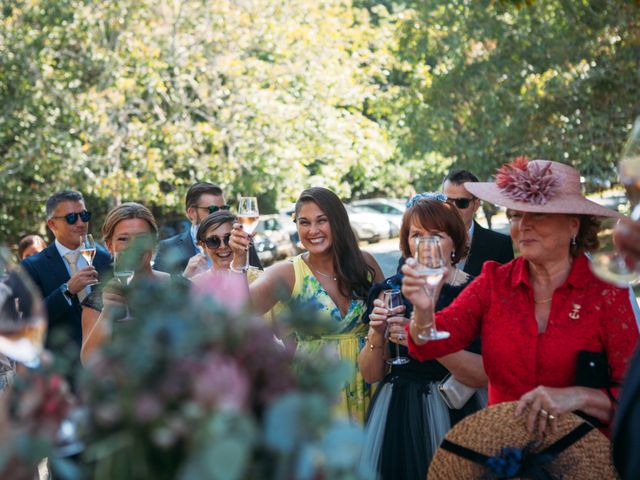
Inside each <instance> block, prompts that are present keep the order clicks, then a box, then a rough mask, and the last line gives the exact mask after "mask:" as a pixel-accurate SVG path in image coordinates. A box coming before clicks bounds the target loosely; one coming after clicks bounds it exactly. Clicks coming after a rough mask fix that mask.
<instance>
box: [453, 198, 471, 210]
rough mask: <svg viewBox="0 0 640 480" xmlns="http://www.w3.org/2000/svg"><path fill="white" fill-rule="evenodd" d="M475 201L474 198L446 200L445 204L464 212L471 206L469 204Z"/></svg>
mask: <svg viewBox="0 0 640 480" xmlns="http://www.w3.org/2000/svg"><path fill="white" fill-rule="evenodd" d="M474 200H475V198H464V197H463V198H451V197H449V198H447V203H448V204H449V205H452V204H453V205H455V206H456V207H458V208H459V209H460V210H464V209H465V208H469V205H471V202H473V201H474Z"/></svg>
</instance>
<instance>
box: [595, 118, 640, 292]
mask: <svg viewBox="0 0 640 480" xmlns="http://www.w3.org/2000/svg"><path fill="white" fill-rule="evenodd" d="M618 173H619V176H620V182H621V183H622V184H623V185H624V187H625V189H626V191H627V197H628V198H629V201H630V203H631V206H632V208H633V211H632V212H631V219H632V220H635V221H638V220H640V117H638V118H637V119H636V121H635V123H634V125H633V128H632V129H631V133H630V135H629V138H628V139H627V142H626V143H625V145H624V148H623V149H622V155H621V156H620V162H619V163H618ZM591 269H592V270H593V272H594V273H595V274H596V275H597V276H598V277H600V278H602V279H603V280H605V281H606V282H609V283H613V284H614V285H618V286H621V287H626V286H627V285H629V284H636V283H639V282H640V265H635V266H629V265H628V264H627V262H626V261H625V258H624V256H623V255H621V254H619V253H617V252H615V251H610V252H597V253H596V254H594V255H593V259H592V262H591Z"/></svg>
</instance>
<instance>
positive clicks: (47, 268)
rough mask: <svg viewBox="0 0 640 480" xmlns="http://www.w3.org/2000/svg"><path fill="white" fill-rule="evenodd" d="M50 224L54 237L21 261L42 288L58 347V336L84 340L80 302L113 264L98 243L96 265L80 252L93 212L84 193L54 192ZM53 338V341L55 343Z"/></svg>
mask: <svg viewBox="0 0 640 480" xmlns="http://www.w3.org/2000/svg"><path fill="white" fill-rule="evenodd" d="M45 209H46V215H47V226H48V227H49V229H50V230H51V232H53V236H54V237H55V240H54V242H53V243H51V244H50V245H49V246H48V247H46V248H45V249H44V250H42V251H41V252H39V253H37V254H35V255H32V256H30V257H27V258H25V259H24V260H23V261H22V262H21V264H22V266H23V267H24V268H25V270H26V271H27V273H29V275H30V276H31V278H32V279H33V281H34V283H35V284H36V285H37V286H38V288H39V289H40V293H41V294H42V296H43V298H44V300H45V304H46V308H47V316H48V319H49V326H48V333H47V341H46V345H47V347H48V348H51V349H52V350H56V349H57V347H58V346H57V345H56V344H55V338H56V337H57V336H59V335H60V333H58V332H61V331H62V332H64V333H63V334H62V336H61V337H59V338H61V339H64V340H67V339H69V340H71V341H72V342H73V343H74V344H75V346H77V348H78V357H77V359H76V358H75V356H76V353H75V352H74V353H73V356H74V360H78V361H79V358H80V357H79V351H80V345H81V344H82V324H81V318H82V307H81V302H82V300H83V299H84V297H85V296H86V295H87V294H89V293H90V291H91V285H93V284H95V283H96V281H97V280H98V274H99V272H102V271H103V270H105V269H107V268H108V267H109V264H110V261H111V260H110V256H109V253H108V252H107V251H106V250H105V249H103V248H101V247H98V248H97V249H96V255H95V257H94V259H93V265H89V264H88V263H87V261H86V260H85V259H84V258H83V257H82V255H80V252H79V251H78V247H79V246H80V237H81V236H82V235H84V234H86V233H88V230H89V220H90V218H91V213H90V212H88V211H87V209H86V208H85V205H84V199H83V197H82V194H80V193H78V192H74V191H71V190H63V191H61V192H57V193H54V194H53V195H51V197H49V199H48V200H47V202H46V204H45ZM52 340H54V344H52V342H51V341H52Z"/></svg>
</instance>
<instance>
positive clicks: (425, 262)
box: [415, 235, 449, 340]
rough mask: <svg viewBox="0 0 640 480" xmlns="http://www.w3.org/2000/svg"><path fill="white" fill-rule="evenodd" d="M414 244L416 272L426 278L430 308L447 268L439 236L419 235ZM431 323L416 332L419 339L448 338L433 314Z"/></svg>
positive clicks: (447, 334)
mask: <svg viewBox="0 0 640 480" xmlns="http://www.w3.org/2000/svg"><path fill="white" fill-rule="evenodd" d="M415 245H416V249H415V252H416V261H417V262H418V265H417V270H418V274H420V275H423V276H424V277H425V279H426V285H425V291H426V293H427V295H429V296H430V297H431V300H432V302H431V305H432V308H433V306H434V305H435V302H436V294H437V293H438V287H439V286H440V284H441V283H442V280H443V278H444V273H445V272H446V270H447V261H446V259H445V258H444V255H443V254H442V247H441V246H440V237H437V236H433V235H432V236H427V237H419V238H416V240H415ZM431 313H432V316H433V319H434V320H433V323H432V324H431V325H430V326H429V327H428V328H427V329H426V330H425V331H422V332H420V333H418V338H419V339H420V340H443V339H445V338H449V332H445V331H440V330H437V329H436V325H435V315H433V313H434V312H433V311H432V312H431Z"/></svg>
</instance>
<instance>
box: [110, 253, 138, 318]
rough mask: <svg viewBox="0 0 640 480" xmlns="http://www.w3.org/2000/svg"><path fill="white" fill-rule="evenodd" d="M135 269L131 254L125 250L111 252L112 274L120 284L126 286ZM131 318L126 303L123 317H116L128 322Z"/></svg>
mask: <svg viewBox="0 0 640 480" xmlns="http://www.w3.org/2000/svg"><path fill="white" fill-rule="evenodd" d="M135 273H136V272H135V269H134V268H133V265H132V259H131V255H127V254H126V252H113V276H114V277H115V279H116V280H117V281H118V282H119V283H120V284H121V285H122V286H125V287H126V286H127V285H129V283H131V280H133V276H134V275H135ZM130 320H133V317H132V316H131V311H130V310H129V304H127V305H126V314H125V316H124V317H123V318H118V319H117V321H118V322H128V321H130Z"/></svg>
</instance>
